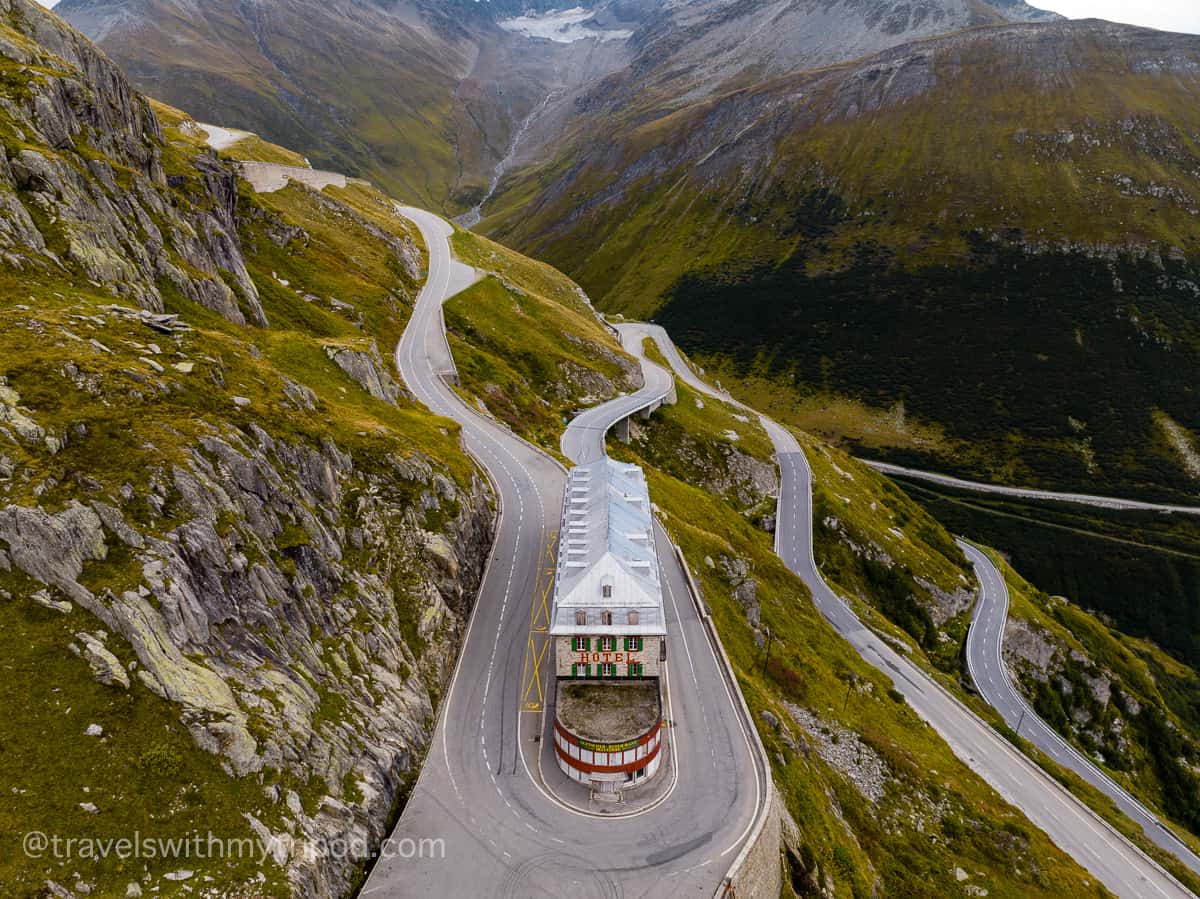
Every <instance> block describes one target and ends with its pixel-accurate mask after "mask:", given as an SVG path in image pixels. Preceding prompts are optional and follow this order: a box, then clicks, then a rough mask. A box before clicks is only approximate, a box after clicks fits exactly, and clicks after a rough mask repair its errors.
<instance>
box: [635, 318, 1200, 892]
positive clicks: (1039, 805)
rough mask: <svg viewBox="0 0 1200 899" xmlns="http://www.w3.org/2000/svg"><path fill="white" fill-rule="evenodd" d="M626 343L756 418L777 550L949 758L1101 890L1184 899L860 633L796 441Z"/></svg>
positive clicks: (916, 672) (677, 363)
mask: <svg viewBox="0 0 1200 899" xmlns="http://www.w3.org/2000/svg"><path fill="white" fill-rule="evenodd" d="M617 328H618V330H619V331H620V332H621V334H622V338H623V339H625V340H626V341H627V342H629V341H637V342H639V343H640V342H641V340H642V339H645V338H649V339H651V340H653V341H654V342H655V343H656V344H657V345H658V347H659V349H660V350H661V351H662V353H663V355H664V356H665V357H666V359H667V361H668V363H670V365H671V367H672V368H673V369H674V370H675V374H676V376H677V377H679V378H680V379H681V380H683V381H684V382H685V383H687V384H688V385H689V386H691V387H693V388H695V389H696V390H698V391H700V392H702V393H705V394H706V395H708V396H712V397H715V398H717V399H722V400H725V401H726V402H731V403H733V404H734V405H736V406H739V407H740V408H742V409H744V410H745V411H747V412H749V413H751V414H754V415H757V416H758V418H759V420H760V421H761V422H762V424H763V426H764V427H765V428H766V430H767V433H768V435H769V436H770V438H771V440H772V443H773V444H774V446H775V452H776V456H777V457H778V460H779V467H780V495H779V504H778V514H777V521H776V529H775V551H776V552H777V553H778V554H779V556H780V558H782V559H783V561H784V563H785V564H786V565H787V566H788V567H789V568H790V569H791V570H792V571H793V572H795V573H796V574H797V575H798V576H799V577H800V579H801V580H803V581H804V583H805V584H807V585H808V588H809V590H810V591H811V592H812V596H813V602H814V604H815V605H816V606H817V608H818V609H819V610H820V611H821V613H822V614H823V615H824V616H825V618H826V619H827V620H828V621H829V622H830V624H832V625H833V627H834V629H835V630H837V632H838V633H839V634H841V636H842V637H844V638H845V639H846V640H848V641H849V642H850V644H851V645H852V646H853V647H854V648H855V649H856V650H857V651H858V653H859V655H861V656H862V657H863V659H865V660H866V661H867V662H869V663H870V664H872V665H874V666H875V667H876V668H878V669H879V670H880V671H882V672H883V673H884V674H886V675H888V676H889V677H890V678H891V679H892V682H893V683H894V685H895V687H896V689H897V690H899V691H900V692H901V693H902V694H903V695H904V697H905V699H906V700H907V701H908V702H909V704H910V705H911V706H912V707H913V708H914V709H915V710H916V712H917V714H919V715H920V716H921V717H922V718H923V719H924V720H925V721H927V722H928V723H929V724H930V725H931V726H932V727H933V728H934V729H935V730H936V731H937V732H938V733H939V734H940V735H941V736H942V738H943V739H945V740H946V742H947V743H948V744H949V745H950V748H951V749H952V750H953V751H954V753H955V754H956V755H957V756H958V757H959V758H960V759H962V761H963V762H964V763H966V764H967V765H968V766H969V767H970V768H972V769H973V770H974V771H976V772H977V773H978V774H979V775H980V776H981V777H983V779H984V780H986V781H987V782H988V783H989V784H991V786H992V787H993V788H995V790H996V791H997V792H998V793H999V794H1000V795H1001V796H1003V797H1004V798H1005V799H1006V800H1007V801H1008V802H1010V803H1012V804H1013V805H1015V806H1016V807H1017V808H1019V809H1021V811H1023V812H1024V813H1025V815H1026V816H1027V817H1028V818H1029V820H1030V821H1032V822H1033V823H1034V824H1035V825H1036V826H1038V827H1040V828H1041V829H1042V830H1044V831H1045V832H1046V833H1047V834H1048V835H1049V837H1050V838H1051V839H1052V840H1053V841H1054V842H1055V843H1056V844H1057V845H1058V846H1059V847H1060V848H1061V849H1063V851H1065V852H1067V853H1068V854H1069V855H1071V856H1072V857H1073V858H1074V859H1075V860H1076V861H1077V862H1079V863H1080V864H1081V865H1082V866H1083V867H1084V868H1086V869H1087V870H1088V871H1090V872H1091V873H1092V874H1093V875H1094V876H1095V877H1096V878H1097V879H1099V880H1100V881H1101V882H1102V883H1103V884H1104V885H1105V886H1106V887H1108V889H1110V890H1111V891H1113V892H1114V893H1116V894H1117V895H1118V896H1122V897H1128V899H1162V897H1171V899H1185V897H1191V896H1192V893H1191V892H1189V891H1188V890H1187V889H1186V888H1185V887H1183V886H1182V885H1181V884H1180V883H1179V882H1178V881H1177V880H1175V878H1173V877H1172V876H1171V875H1170V874H1168V873H1167V872H1166V871H1165V870H1163V868H1162V867H1161V866H1160V865H1158V864H1157V863H1156V862H1155V861H1154V860H1153V859H1151V858H1149V856H1147V855H1146V854H1145V853H1144V852H1142V851H1141V850H1140V849H1138V848H1137V847H1136V846H1134V845H1133V844H1132V843H1131V842H1129V841H1128V840H1127V839H1126V838H1125V837H1124V836H1122V835H1121V834H1120V833H1118V832H1117V831H1116V830H1115V829H1114V828H1113V827H1112V826H1111V825H1109V824H1108V823H1107V822H1106V821H1104V819H1102V818H1101V817H1100V816H1099V815H1097V814H1096V813H1094V812H1093V811H1092V810H1091V809H1089V808H1088V807H1087V806H1086V805H1084V804H1083V803H1082V802H1080V801H1079V800H1078V799H1076V798H1075V797H1074V796H1072V795H1071V794H1070V793H1068V792H1067V791H1066V789H1064V788H1063V787H1062V786H1061V785H1060V784H1059V783H1058V782H1057V781H1055V780H1054V779H1053V778H1051V777H1050V776H1049V775H1048V774H1046V773H1045V772H1044V771H1043V770H1042V769H1041V768H1040V767H1039V766H1038V765H1036V764H1035V763H1034V762H1033V761H1031V760H1030V759H1028V758H1026V757H1025V756H1024V755H1022V754H1021V753H1020V752H1018V751H1017V750H1016V749H1015V748H1014V747H1013V746H1012V745H1011V744H1010V743H1009V742H1008V741H1007V740H1005V739H1004V738H1003V737H1001V736H1000V735H999V734H997V733H996V731H995V730H993V729H992V728H991V727H989V726H988V725H987V724H986V723H985V722H984V721H983V720H982V719H980V718H979V717H978V716H977V715H975V714H974V713H973V712H971V711H970V710H969V709H968V708H967V707H966V706H965V705H963V704H962V703H961V702H959V700H958V699H956V698H955V697H954V696H952V695H951V694H950V693H949V692H948V691H947V690H945V689H944V688H943V687H942V686H941V685H939V684H937V683H936V682H934V681H933V680H932V678H930V677H929V676H928V675H927V674H926V673H925V672H924V671H923V670H921V669H920V668H919V667H917V666H916V665H915V664H914V663H913V662H911V661H910V660H909V659H907V658H906V657H904V656H902V655H900V654H899V653H897V652H896V651H895V650H894V649H892V647H891V646H889V645H888V644H887V643H885V642H884V641H883V640H881V639H880V638H879V637H878V636H876V635H875V634H874V633H873V632H872V631H870V630H869V629H867V628H866V627H865V626H864V625H863V624H862V622H861V621H860V620H859V618H858V616H857V615H855V614H854V612H853V611H852V610H851V609H850V608H849V607H848V606H847V605H846V603H845V602H843V601H842V599H841V598H840V597H839V596H838V595H837V594H836V593H835V592H834V591H833V590H832V589H831V588H830V587H829V585H828V584H827V583H826V582H825V579H824V578H823V577H822V576H821V573H820V570H819V568H818V567H817V563H816V560H815V558H814V557H813V544H812V520H813V504H812V470H811V469H810V468H809V465H808V461H807V459H806V458H805V456H804V453H803V451H802V449H801V447H800V445H799V443H798V442H797V440H796V438H795V436H794V435H793V434H792V433H791V432H790V431H788V430H786V429H785V428H783V427H782V426H780V425H779V424H778V423H776V422H774V421H772V420H771V419H769V418H767V417H766V416H763V415H759V413H757V412H755V411H754V410H752V409H750V408H749V407H747V406H745V405H744V404H742V403H739V402H737V401H736V400H733V399H732V398H731V397H730V396H729V394H727V393H724V392H722V391H718V390H715V389H714V388H712V387H710V386H709V385H707V384H706V383H705V382H704V381H703V380H702V379H700V378H699V377H698V376H697V375H696V373H695V372H694V371H693V370H692V369H691V368H690V367H689V366H688V365H687V363H686V361H685V360H684V359H683V357H682V355H681V354H680V353H679V351H678V349H677V348H676V347H675V345H674V344H673V343H672V341H671V339H670V337H669V335H668V334H667V332H666V331H665V330H664V329H663V328H662V327H660V326H658V325H650V324H643V323H626V324H618V325H617Z"/></svg>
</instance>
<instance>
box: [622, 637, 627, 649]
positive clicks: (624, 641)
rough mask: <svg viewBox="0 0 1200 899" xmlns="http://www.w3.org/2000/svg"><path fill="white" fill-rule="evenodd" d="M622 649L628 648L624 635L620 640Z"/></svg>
mask: <svg viewBox="0 0 1200 899" xmlns="http://www.w3.org/2000/svg"><path fill="white" fill-rule="evenodd" d="M621 648H622V649H629V638H628V637H625V638H624V639H623V640H622V642H621Z"/></svg>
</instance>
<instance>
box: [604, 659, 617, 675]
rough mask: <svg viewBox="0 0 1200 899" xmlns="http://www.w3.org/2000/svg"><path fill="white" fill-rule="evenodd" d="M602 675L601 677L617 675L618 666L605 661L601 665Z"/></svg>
mask: <svg viewBox="0 0 1200 899" xmlns="http://www.w3.org/2000/svg"><path fill="white" fill-rule="evenodd" d="M600 676H601V677H616V676H617V666H616V665H614V664H613V663H612V662H605V663H604V664H603V665H601V666H600Z"/></svg>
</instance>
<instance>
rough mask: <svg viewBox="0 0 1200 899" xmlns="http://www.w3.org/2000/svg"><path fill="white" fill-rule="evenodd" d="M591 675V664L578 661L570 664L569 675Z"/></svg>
mask: <svg viewBox="0 0 1200 899" xmlns="http://www.w3.org/2000/svg"><path fill="white" fill-rule="evenodd" d="M591 676H592V666H591V665H580V664H579V663H578V662H575V663H573V664H572V665H571V677H591Z"/></svg>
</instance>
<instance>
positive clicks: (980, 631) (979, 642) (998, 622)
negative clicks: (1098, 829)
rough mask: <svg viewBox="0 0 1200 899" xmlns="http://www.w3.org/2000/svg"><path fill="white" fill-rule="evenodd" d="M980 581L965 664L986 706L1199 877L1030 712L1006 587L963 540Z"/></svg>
mask: <svg viewBox="0 0 1200 899" xmlns="http://www.w3.org/2000/svg"><path fill="white" fill-rule="evenodd" d="M958 545H959V546H961V547H962V550H963V552H964V553H966V554H967V558H968V559H970V560H971V564H972V565H974V566H975V573H976V575H977V576H978V577H979V584H980V590H981V593H980V597H979V602H978V603H976V605H975V611H974V614H973V615H972V617H971V628H970V630H969V631H968V633H967V665H968V667H969V669H970V672H971V679H972V680H973V681H974V682H975V686H976V687H978V688H979V692H980V693H981V694H982V695H983V698H984V700H986V701H987V703H988V705H990V706H991V707H992V708H994V709H995V710H996V711H998V712H999V713H1000V715H1001V717H1002V718H1004V721H1005V723H1007V724H1008V725H1009V727H1011V728H1013V729H1014V730H1016V731H1017V732H1018V733H1019V734H1020V735H1021V736H1022V737H1024V738H1025V739H1026V740H1028V741H1029V742H1030V743H1033V744H1034V745H1035V746H1037V748H1038V749H1040V750H1042V752H1044V753H1046V755H1048V756H1049V757H1050V758H1052V759H1054V761H1056V762H1057V763H1058V764H1060V765H1062V766H1063V767H1064V768H1070V769H1071V770H1072V771H1074V772H1075V773H1076V774H1078V775H1079V776H1080V777H1082V778H1083V779H1084V780H1086V781H1087V782H1088V783H1090V784H1091V785H1092V786H1093V787H1095V788H1096V789H1098V790H1100V792H1102V793H1104V794H1105V795H1106V796H1108V797H1109V798H1110V799H1111V800H1112V801H1113V802H1114V803H1115V804H1116V806H1117V808H1119V809H1120V810H1121V811H1122V812H1124V813H1125V814H1126V815H1128V816H1129V817H1130V818H1131V819H1132V820H1133V821H1135V822H1136V823H1137V824H1138V825H1139V826H1140V827H1141V828H1142V830H1143V831H1145V833H1146V836H1147V837H1149V838H1150V839H1151V840H1152V841H1153V842H1154V843H1156V844H1157V845H1159V846H1161V847H1162V848H1163V849H1166V850H1167V851H1168V852H1170V853H1172V854H1173V855H1175V856H1176V857H1177V858H1178V859H1179V860H1180V861H1182V862H1183V863H1184V864H1185V865H1187V866H1188V867H1189V868H1191V869H1192V870H1193V871H1195V872H1196V873H1197V874H1200V857H1197V856H1196V853H1195V852H1193V851H1192V850H1191V849H1190V848H1189V847H1188V846H1187V845H1186V844H1185V843H1183V841H1182V840H1180V839H1179V838H1178V837H1177V836H1175V834H1174V833H1172V832H1171V831H1170V830H1169V829H1168V828H1167V827H1166V826H1165V825H1164V824H1163V823H1162V822H1161V821H1160V820H1159V819H1158V818H1157V817H1156V816H1155V814H1154V813H1153V812H1151V811H1150V810H1149V809H1148V808H1146V807H1145V806H1144V805H1142V803H1140V802H1139V801H1138V800H1137V799H1135V798H1134V797H1133V796H1131V795H1130V794H1129V793H1128V791H1126V790H1125V789H1124V788H1123V787H1122V786H1121V785H1120V784H1118V783H1117V782H1116V781H1114V780H1113V779H1112V778H1111V777H1109V776H1108V775H1107V774H1105V773H1104V772H1103V771H1101V770H1100V768H1098V767H1097V766H1096V765H1095V764H1094V763H1093V762H1092V761H1091V760H1089V759H1088V758H1087V757H1086V756H1084V755H1083V753H1081V752H1079V750H1077V749H1076V748H1075V747H1074V746H1072V745H1070V744H1069V743H1067V742H1066V741H1065V740H1064V739H1063V738H1062V737H1061V736H1059V734H1058V733H1057V732H1056V731H1055V730H1054V728H1052V727H1051V726H1050V725H1049V724H1047V723H1046V722H1045V721H1043V720H1042V719H1041V718H1040V717H1039V716H1038V714H1037V713H1036V712H1035V711H1034V710H1033V709H1032V708H1030V706H1029V704H1028V703H1027V702H1026V701H1025V698H1024V697H1023V696H1022V695H1021V694H1020V692H1019V691H1018V690H1017V688H1016V685H1015V684H1014V683H1013V682H1012V679H1011V677H1010V676H1009V673H1008V670H1007V669H1006V668H1005V666H1004V656H1003V652H1002V650H1003V648H1004V625H1005V622H1006V621H1007V619H1008V586H1007V585H1006V584H1005V583H1004V577H1003V576H1002V575H1001V574H1000V571H999V569H998V568H996V566H995V564H994V563H993V562H992V560H991V559H989V558H988V557H987V555H986V554H985V553H983V552H981V551H980V550H979V549H978V548H976V547H975V546H972V545H971V544H970V543H967V542H966V541H964V540H959V541H958Z"/></svg>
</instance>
